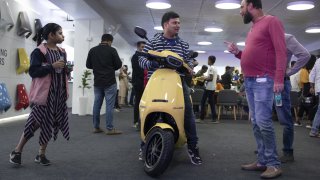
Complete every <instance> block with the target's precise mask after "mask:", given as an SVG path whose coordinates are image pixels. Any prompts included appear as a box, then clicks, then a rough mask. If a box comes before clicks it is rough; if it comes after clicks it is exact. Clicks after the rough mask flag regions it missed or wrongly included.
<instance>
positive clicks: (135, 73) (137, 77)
mask: <svg viewBox="0 0 320 180" xmlns="http://www.w3.org/2000/svg"><path fill="white" fill-rule="evenodd" d="M145 44H146V42H144V41H139V42H137V51H136V53H135V54H134V55H133V56H132V58H131V65H132V85H133V89H134V91H135V100H134V111H133V115H134V120H133V124H134V126H135V127H136V128H137V129H138V130H139V129H140V127H139V125H140V115H139V104H140V100H141V97H142V94H143V91H144V83H143V81H144V69H142V68H141V67H140V66H139V61H138V59H139V52H142V50H143V48H144V46H145Z"/></svg>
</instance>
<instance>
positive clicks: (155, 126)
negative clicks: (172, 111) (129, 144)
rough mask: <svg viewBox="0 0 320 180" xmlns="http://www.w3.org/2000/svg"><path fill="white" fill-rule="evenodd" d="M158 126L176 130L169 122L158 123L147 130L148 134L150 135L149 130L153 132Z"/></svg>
mask: <svg viewBox="0 0 320 180" xmlns="http://www.w3.org/2000/svg"><path fill="white" fill-rule="evenodd" d="M157 127H159V128H161V129H170V130H171V131H172V132H174V129H173V127H171V126H170V125H169V124H167V123H156V124H155V125H154V126H153V127H152V128H150V130H149V131H148V132H147V135H146V136H148V135H149V132H151V130H152V129H154V128H157Z"/></svg>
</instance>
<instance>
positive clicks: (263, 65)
mask: <svg viewBox="0 0 320 180" xmlns="http://www.w3.org/2000/svg"><path fill="white" fill-rule="evenodd" d="M240 15H241V16H242V17H243V22H244V23H245V24H248V23H250V22H252V23H253V24H252V27H251V29H250V31H249V32H248V35H247V39H246V47H245V49H244V50H243V51H239V49H238V48H237V46H236V45H235V44H234V43H229V42H226V44H227V45H228V49H229V51H230V52H231V53H233V54H235V56H236V57H237V58H239V59H241V68H242V71H243V73H244V76H245V80H244V83H245V88H246V94H247V98H248V104H249V109H250V113H251V114H252V117H251V122H252V125H253V132H254V136H255V139H256V142H257V149H258V156H257V157H258V160H257V161H256V162H254V163H251V164H245V165H242V166H241V168H242V169H243V170H249V171H262V172H263V173H262V174H261V177H262V178H276V177H278V176H280V175H281V173H282V171H281V169H280V161H279V160H278V154H277V147H276V140H275V132H274V128H273V122H272V105H273V95H274V93H280V92H281V91H282V90H283V81H284V74H285V70H286V63H287V57H286V52H287V51H286V43H285V38H284V28H283V25H282V23H281V22H280V20H279V19H278V18H276V17H274V16H270V15H264V13H263V11H262V3H261V0H242V2H241V9H240Z"/></svg>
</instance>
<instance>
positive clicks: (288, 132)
mask: <svg viewBox="0 0 320 180" xmlns="http://www.w3.org/2000/svg"><path fill="white" fill-rule="evenodd" d="M290 91H291V84H290V80H285V81H284V89H283V91H282V92H281V98H282V106H275V108H276V111H277V115H278V120H279V122H280V124H281V125H283V126H284V127H283V139H282V141H283V149H282V151H283V153H285V154H290V155H292V154H293V148H292V144H293V139H294V128H293V119H292V115H291V101H290Z"/></svg>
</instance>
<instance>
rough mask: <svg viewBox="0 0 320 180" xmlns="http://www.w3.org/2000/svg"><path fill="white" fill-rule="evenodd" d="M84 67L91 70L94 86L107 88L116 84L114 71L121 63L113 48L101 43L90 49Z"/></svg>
mask: <svg viewBox="0 0 320 180" xmlns="http://www.w3.org/2000/svg"><path fill="white" fill-rule="evenodd" d="M86 66H87V68H88V69H93V75H94V86H98V87H109V86H111V85H113V84H115V83H116V78H115V71H116V70H118V69H120V68H121V66H122V62H121V60H120V58H119V55H118V52H117V50H116V49H115V48H113V47H111V46H109V45H107V44H102V43H101V44H99V45H98V46H96V47H93V48H91V49H90V51H89V53H88V57H87V62H86Z"/></svg>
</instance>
